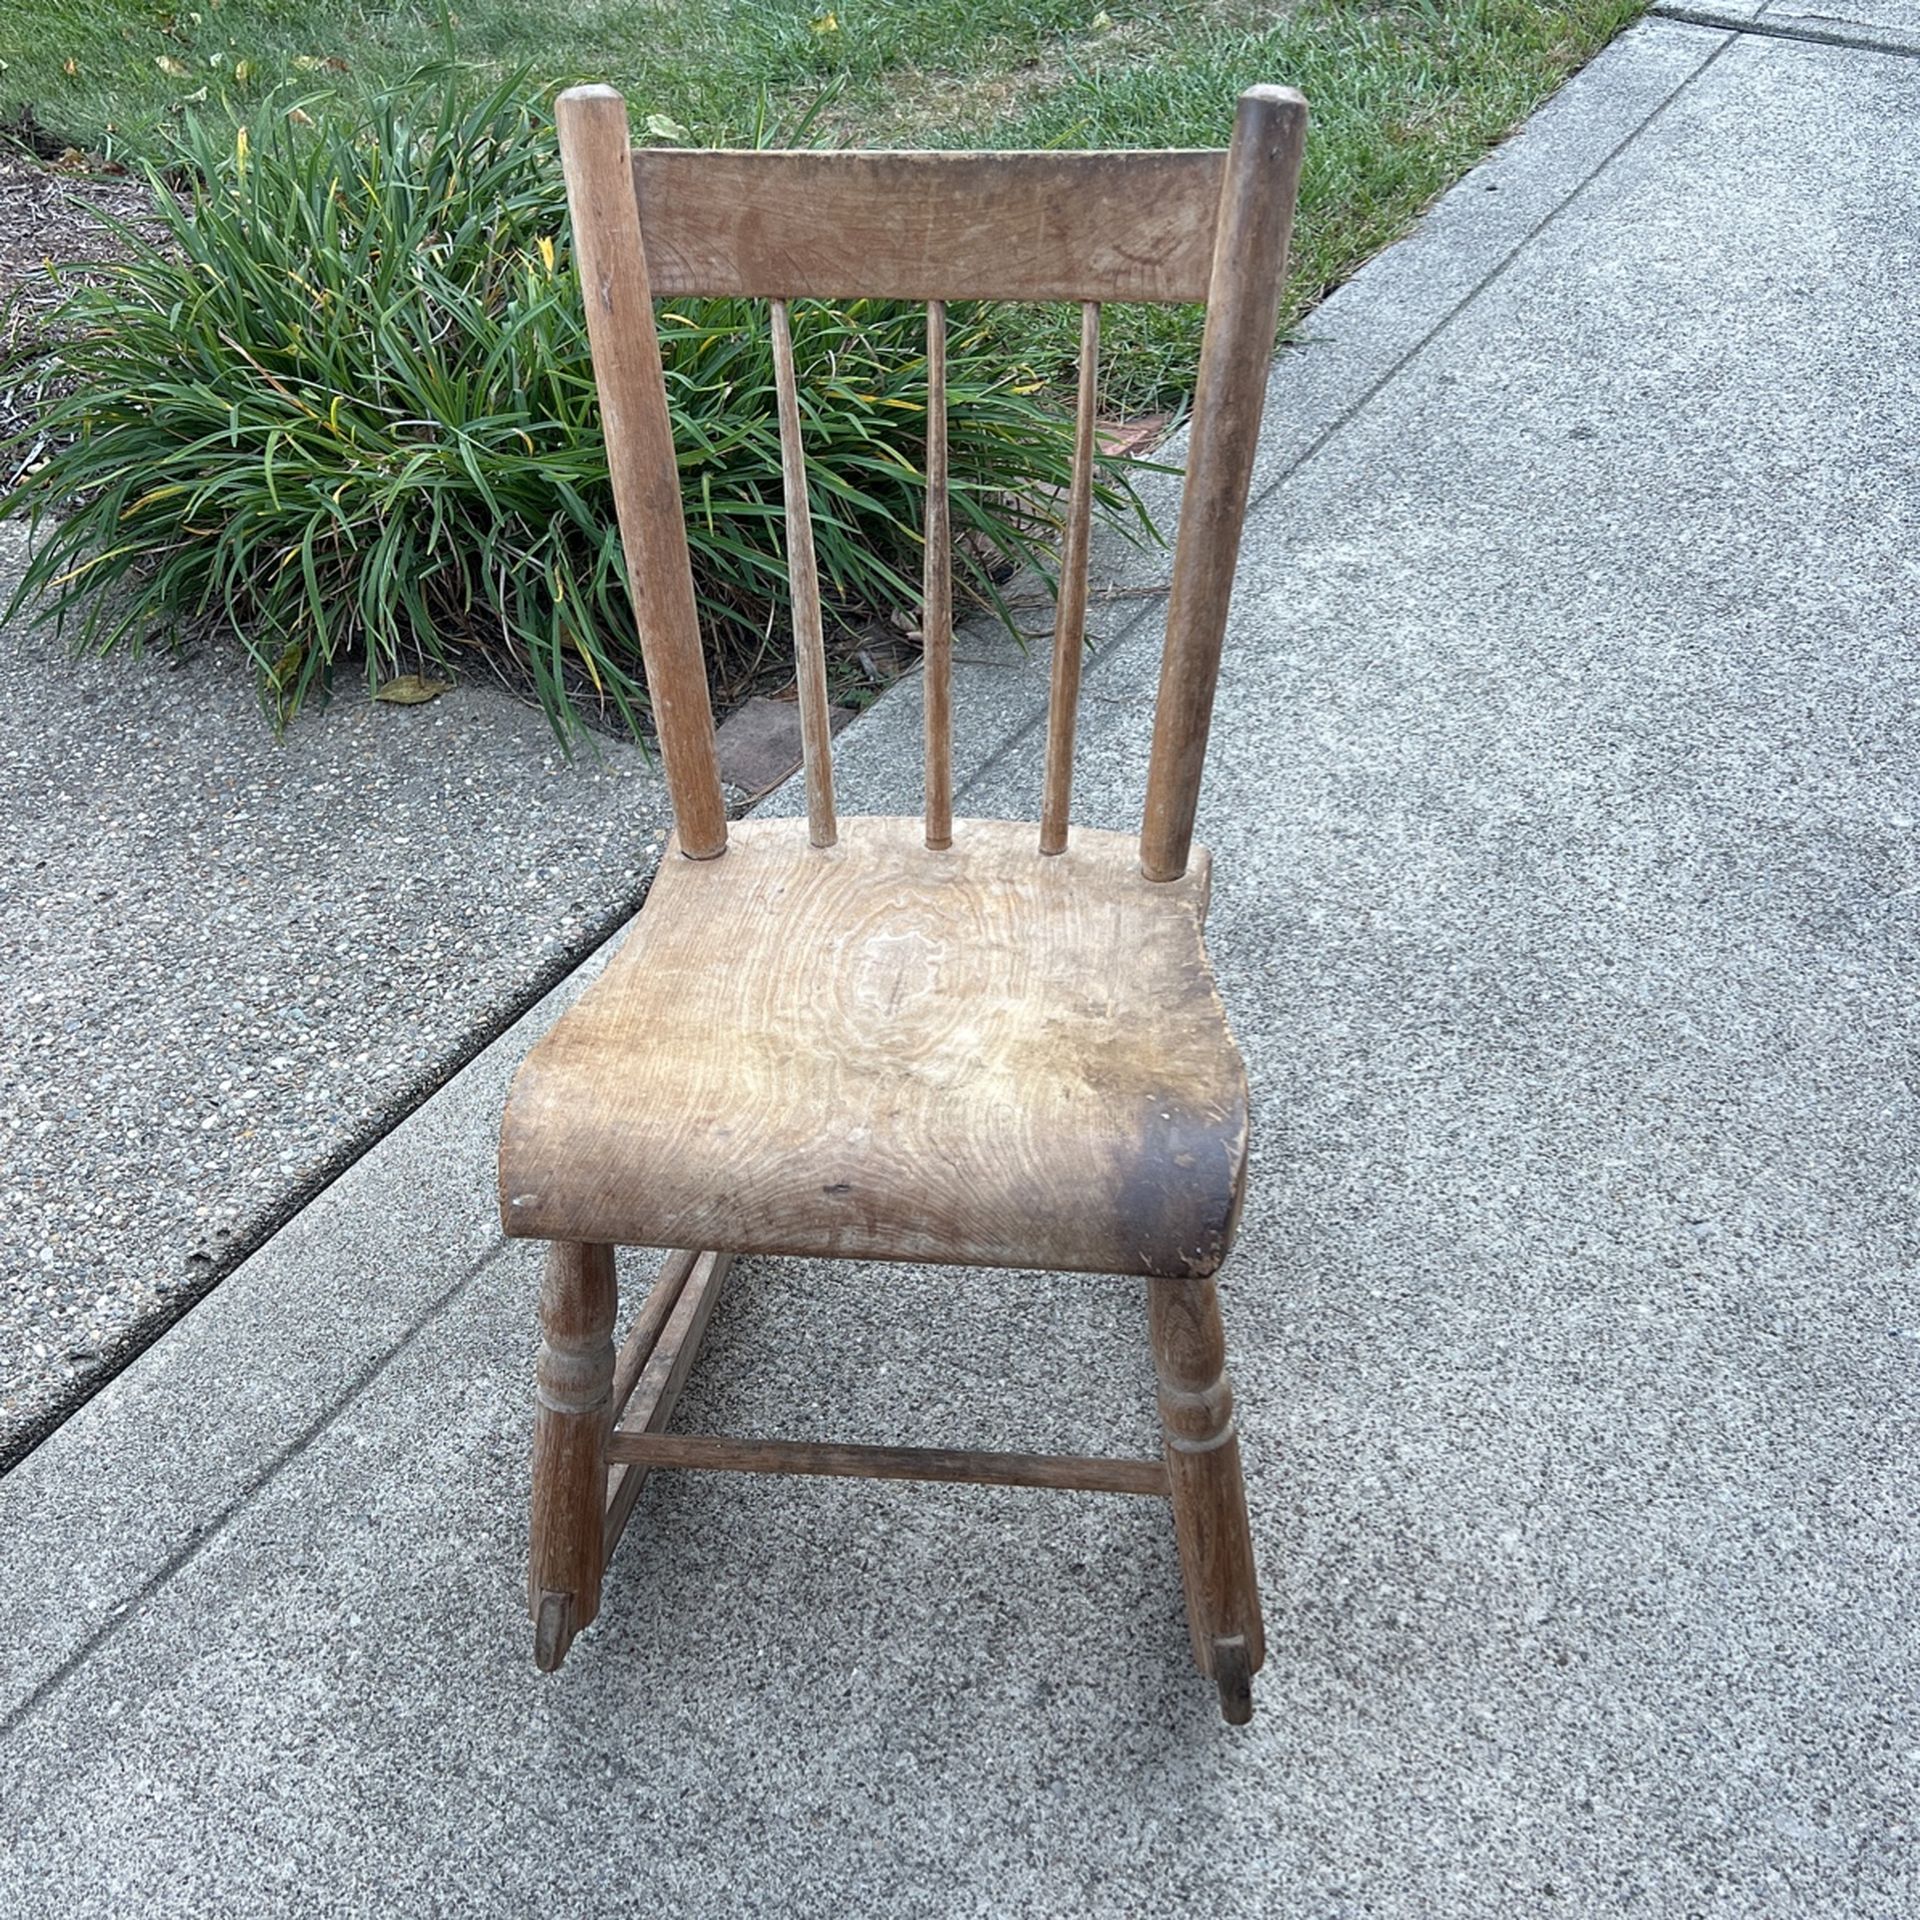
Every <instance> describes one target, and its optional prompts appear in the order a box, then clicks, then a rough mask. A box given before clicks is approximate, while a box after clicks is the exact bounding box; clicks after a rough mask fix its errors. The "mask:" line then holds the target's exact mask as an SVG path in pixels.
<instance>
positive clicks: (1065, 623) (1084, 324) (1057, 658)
mask: <svg viewBox="0 0 1920 1920" xmlns="http://www.w3.org/2000/svg"><path fill="white" fill-rule="evenodd" d="M1099 411H1100V308H1099V305H1098V304H1097V303H1096V302H1094V301H1091V300H1089V301H1088V302H1087V303H1086V304H1085V305H1084V306H1082V308H1081V309H1080V391H1079V395H1078V398H1077V400H1076V402H1075V406H1074V414H1073V481H1072V484H1071V485H1070V486H1069V487H1068V489H1067V531H1066V538H1065V540H1064V541H1063V542H1062V544H1061V548H1060V592H1059V595H1058V597H1057V599H1056V600H1055V603H1054V616H1053V674H1052V680H1051V682H1050V685H1049V688H1048V693H1047V770H1046V787H1045V791H1044V793H1043V795H1042V797H1041V803H1040V851H1041V852H1042V853H1064V852H1065V851H1066V845H1067V823H1068V820H1069V817H1070V816H1071V814H1072V811H1073V736H1074V728H1075V723H1076V721H1077V719H1078V716H1079V711H1080V667H1081V663H1082V661H1083V660H1084V658H1085V656H1086V650H1087V549H1088V546H1089V544H1090V542H1091V538H1092V532H1093V454H1094V441H1093V429H1094V421H1095V418H1096V417H1097V415H1098V413H1099Z"/></svg>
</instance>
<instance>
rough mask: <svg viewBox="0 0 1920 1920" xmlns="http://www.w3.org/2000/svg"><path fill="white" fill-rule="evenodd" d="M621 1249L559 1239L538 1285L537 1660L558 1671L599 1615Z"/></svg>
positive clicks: (532, 1592) (531, 1582)
mask: <svg viewBox="0 0 1920 1920" xmlns="http://www.w3.org/2000/svg"><path fill="white" fill-rule="evenodd" d="M614 1304H615V1299H614V1278H613V1249H612V1248H611V1247H610V1246H593V1245H580V1244H577V1243H573V1242H569V1241H556V1242H555V1243H554V1244H553V1245H552V1246H551V1247H549V1248H548V1249H547V1263H546V1269H545V1272H544V1274H543V1276H542V1278H541V1283H540V1353H539V1357H538V1360H537V1361H536V1363H535V1374H534V1377H535V1381H536V1383H537V1386H536V1401H535V1409H536V1410H535V1414H534V1427H533V1529H532V1532H533V1543H532V1552H531V1555H530V1557H529V1563H528V1572H527V1599H528V1606H529V1608H530V1610H531V1612H532V1614H533V1617H534V1621H535V1625H536V1635H535V1645H534V1657H535V1659H536V1660H537V1661H538V1662H539V1664H540V1666H541V1667H542V1668H543V1669H545V1670H547V1671H549V1672H550V1671H552V1669H553V1668H555V1667H557V1666H558V1665H559V1664H560V1662H561V1661H562V1660H563V1659H565V1657H566V1652H567V1647H568V1645H569V1643H570V1642H571V1641H572V1639H573V1636H574V1635H575V1634H576V1633H578V1632H579V1631H580V1630H581V1628H582V1627H584V1626H586V1625H587V1623H588V1622H589V1621H590V1620H592V1618H593V1617H594V1615H595V1614H596V1613H598V1612H599V1611H600V1570H601V1566H602V1564H603V1555H602V1552H601V1544H600V1529H601V1512H602V1501H603V1499H604V1496H605V1482H606V1455H605V1451H604V1449H605V1446H606V1438H607V1428H608V1425H609V1423H610V1418H611V1414H612V1394H613V1317H614Z"/></svg>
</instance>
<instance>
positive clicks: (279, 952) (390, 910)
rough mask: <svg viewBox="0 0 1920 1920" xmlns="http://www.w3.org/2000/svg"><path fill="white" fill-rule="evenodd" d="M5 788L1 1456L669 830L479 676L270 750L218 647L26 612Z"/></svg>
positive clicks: (606, 920) (331, 1161)
mask: <svg viewBox="0 0 1920 1920" xmlns="http://www.w3.org/2000/svg"><path fill="white" fill-rule="evenodd" d="M23 542H24V535H23V532H22V530H21V529H19V528H17V527H14V526H10V525H9V526H0V576H6V578H0V602H4V600H5V598H6V590H7V586H8V578H10V577H11V576H13V573H14V569H15V568H17V567H18V566H19V565H21V564H23V562H24V557H25V554H24V544H23ZM0 795H3V796H4V800H5V812H6V819H7V831H6V836H5V844H4V847H0V1083H4V1084H5V1085H6V1086H7V1087H8V1089H9V1090H10V1091H9V1097H8V1098H7V1100H6V1101H5V1102H4V1103H0V1467H4V1465H5V1464H7V1463H8V1462H10V1461H11V1460H12V1459H14V1458H16V1457H18V1455H19V1454H20V1452H21V1451H22V1450H23V1449H24V1448H26V1447H27V1446H29V1445H31V1444H32V1442H33V1441H34V1440H35V1439H37V1438H38V1437H39V1435H40V1434H42V1433H43V1432H45V1431H46V1430H47V1429H48V1428H49V1427H50V1426H51V1425H52V1424H53V1423H54V1422H55V1421H56V1420H57V1419H58V1418H59V1416H60V1415H61V1414H62V1413H63V1412H65V1411H66V1410H67V1409H68V1408H70V1407H71V1406H72V1405H74V1404H75V1402H76V1401H77V1400H79V1399H81V1398H84V1397H85V1395H86V1394H87V1393H88V1392H89V1391H91V1390H92V1389H93V1388H94V1387H95V1386H96V1385H97V1384H98V1381H99V1379H100V1377H101V1376H102V1375H103V1374H106V1373H110V1372H111V1371H112V1370H113V1368H114V1367H115V1366H116V1365H118V1364H120V1363H121V1362H122V1361H123V1359H124V1358H125V1357H126V1356H127V1355H128V1354H129V1353H132V1352H137V1351H138V1350H139V1349H140V1348H141V1347H142V1346H143V1345H145V1344H146V1343H147V1342H148V1341H150V1340H151V1339H152V1338H153V1336H154V1334H155V1333H156V1332H157V1331H158V1329H159V1327H160V1326H163V1325H165V1324H166V1322H167V1321H168V1320H169V1319H171V1318H172V1317H173V1316H174V1315H176V1314H178V1313H179V1312H180V1311H181V1310H182V1309H183V1308H184V1307H186V1306H187V1305H188V1304H189V1303H190V1302H191V1301H192V1300H193V1299H194V1298H196V1297H197V1296H198V1295H199V1294H201V1293H203V1292H204V1291H205V1290H206V1288H207V1287H208V1286H209V1285H211V1284H212V1283H213V1282H214V1281H216V1280H217V1279H218V1278H219V1277H220V1276H221V1275H223V1274H225V1273H227V1272H230V1271H231V1270H232V1269H233V1267H234V1266H235V1264H236V1263H237V1261H238V1260H239V1258H240V1257H241V1256H242V1255H243V1254H244V1253H246V1252H249V1251H251V1250H252V1249H253V1247H255V1246H257V1245H258V1244H259V1243H260V1242H261V1241H262V1240H263V1239H264V1238H265V1237H266V1235H267V1234H268V1233H269V1232H270V1231H271V1230H272V1228H273V1227H274V1226H276V1225H278V1224H279V1223H280V1222H281V1221H282V1220H284V1219H285V1218H286V1217H287V1216H288V1214H289V1213H290V1212H291V1211H292V1210H293V1209H295V1208H296V1207H297V1206H298V1205H299V1204H300V1202H301V1201H303V1200H305V1199H308V1198H310V1197H311V1196H312V1194H313V1193H314V1192H315V1191H317V1189H318V1188H319V1187H320V1186H321V1185H323V1184H324V1183H325V1181H326V1179H327V1178H328V1177H329V1176H330V1175H331V1174H332V1173H334V1172H337V1171H338V1170H339V1167H340V1165H341V1164H342V1163H343V1162H344V1161H345V1160H347V1159H349V1158H351V1156H352V1155H353V1154H354V1153H355V1152H357V1151H358V1150H359V1148H360V1147H361V1146H363V1145H364V1144H365V1142H366V1141H367V1139H368V1138H369V1137H371V1136H372V1135H373V1134H375V1133H377V1132H378V1131H379V1130H380V1129H381V1128H382V1127H383V1126H385V1125H387V1124H389V1123H390V1121H391V1118H392V1116H393V1115H394V1114H395V1112H396V1110H404V1109H405V1108H406V1107H408V1106H410V1105H411V1104H413V1103H414V1102H415V1101H417V1100H418V1099H419V1098H421V1097H423V1096H424V1095H425V1093H426V1092H428V1091H429V1090H430V1089H431V1088H432V1087H434V1086H436V1085H438V1084H440V1082H441V1081H443V1080H444V1079H445V1077H446V1075H447V1074H448V1073H449V1072H451V1071H452V1070H453V1069H454V1068H455V1067H457V1066H458V1065H460V1064H461V1063H462V1062H464V1061H465V1060H466V1059H467V1058H468V1057H470V1056H471V1054H472V1052H473V1051H474V1049H475V1047H476V1046H477V1045H478V1044H479V1041H480V1039H481V1037H482V1036H484V1035H486V1034H488V1033H490V1032H493V1031H497V1029H498V1027H499V1025H500V1022H501V1019H502V1017H503V1016H504V1015H505V1014H506V1013H507V1012H508V1011H509V1010H511V1009H512V1008H514V1007H516V1006H520V1005H524V1004H525V1003H526V1000H527V998H528V996H529V988H530V986H531V985H533V984H534V983H537V982H540V981H542V980H546V981H548V982H549V983H550V982H551V980H552V979H554V978H557V977H558V976H559V975H560V974H562V973H563V972H564V971H565V970H566V969H567V968H569V967H570V966H572V965H574V964H576V963H577V962H578V960H579V958H580V957H581V955H582V954H583V953H584V952H586V951H589V950H591V947H592V946H593V944H594V942H595V940H596V939H598V938H600V937H603V936H604V933H605V931H606V929H607V927H608V926H609V925H610V924H617V922H618V921H619V920H621V919H624V918H625V917H626V915H627V914H629V913H630V912H631V911H632V910H633V906H634V904H635V903H636V902H637V900H638V899H639V897H640V893H641V888H642V884H643V878H644V875H645V874H646V873H647V872H649V871H650V870H651V866H652V857H651V856H652V855H653V854H654V853H655V852H657V850H658V843H659V839H660V835H661V831H662V828H663V826H664V823H665V817H666V816H665V812H664V800H663V789H662V786H661V783H660V781H659V779H658V777H657V774H656V772H655V769H654V768H653V767H652V766H650V765H649V764H648V763H647V762H646V761H645V760H644V759H643V758H642V757H641V755H640V754H639V753H638V751H637V750H635V749H632V748H630V747H623V746H620V745H618V744H616V743H612V742H605V743H600V744H599V747H598V757H597V759H596V758H593V757H583V758H581V759H578V760H576V761H575V762H573V763H571V764H569V763H568V762H567V761H566V760H565V759H564V758H563V757H562V756H561V755H560V754H559V752H558V751H557V750H556V749H555V748H554V746H553V744H552V741H551V738H550V736H549V735H548V733H547V731H546V727H545V724H544V722H543V721H542V720H541V719H540V718H539V716H538V715H537V714H535V713H532V712H530V711H529V710H527V709H526V708H524V707H522V706H520V705H519V704H517V703H516V702H514V701H512V700H510V699H508V698H506V697H505V696H504V695H502V694H500V693H498V692H496V691H495V690H493V689H491V688H488V687H485V686H471V687H465V688H462V689H460V690H458V691H457V692H455V693H453V694H450V695H448V696H446V697H444V698H442V699H441V700H439V701H436V702H435V703H433V704H432V705H430V706H425V707H405V708H402V707H386V706H377V705H374V704H372V703H370V702H369V701H367V700H366V699H365V697H364V696H363V695H357V694H356V693H355V692H354V691H353V690H349V691H348V692H347V693H345V694H344V695H343V696H342V697H341V698H340V699H339V700H337V701H336V702H335V703H334V704H333V705H332V706H331V707H329V708H327V709H324V710H318V709H316V710H315V711H313V712H312V713H310V714H309V715H307V716H305V717H303V719H302V720H301V721H300V722H299V723H298V724H297V725H296V726H295V727H294V728H293V729H292V730H291V731H290V732H289V733H288V734H287V736H286V737H285V738H284V739H283V740H276V739H275V738H274V736H273V733H272V732H271V730H270V729H269V728H268V726H267V724H266V723H265V721H264V720H262V719H260V718H259V717H258V713H257V709H256V708H255V707H254V705H253V702H252V699H251V696H250V694H249V692H248V690H247V687H246V684H245V675H244V673H243V671H242V670H241V669H240V668H239V667H237V666H236V665H235V664H234V663H232V662H229V661H225V660H221V659H217V658H206V657H202V658H193V659H189V660H187V661H186V662H185V663H184V664H175V663H173V662H170V661H168V660H166V659H164V658H158V657H156V658H151V659H148V660H146V661H142V662H131V661H126V660H117V659H115V660H105V661H102V660H81V661H75V660H72V659H71V658H69V656H68V653H67V650H66V647H65V645H64V643H61V642H57V641H55V640H54V639H53V637H52V636H51V634H50V633H48V632H46V631H33V630H19V629H16V630H14V631H10V632H7V633H6V634H4V635H0Z"/></svg>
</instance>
